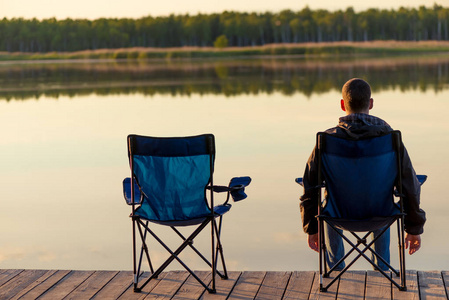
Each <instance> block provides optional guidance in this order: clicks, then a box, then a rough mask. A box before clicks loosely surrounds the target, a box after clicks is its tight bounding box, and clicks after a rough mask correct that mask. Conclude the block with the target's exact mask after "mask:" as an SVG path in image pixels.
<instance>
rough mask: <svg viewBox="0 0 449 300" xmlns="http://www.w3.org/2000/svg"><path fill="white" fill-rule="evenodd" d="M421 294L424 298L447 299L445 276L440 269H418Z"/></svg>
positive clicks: (427, 299) (429, 299)
mask: <svg viewBox="0 0 449 300" xmlns="http://www.w3.org/2000/svg"><path fill="white" fill-rule="evenodd" d="M418 285H419V296H420V299H422V300H431V299H447V298H446V290H445V288H444V283H443V278H442V276H441V272H439V271H429V272H422V271H418Z"/></svg>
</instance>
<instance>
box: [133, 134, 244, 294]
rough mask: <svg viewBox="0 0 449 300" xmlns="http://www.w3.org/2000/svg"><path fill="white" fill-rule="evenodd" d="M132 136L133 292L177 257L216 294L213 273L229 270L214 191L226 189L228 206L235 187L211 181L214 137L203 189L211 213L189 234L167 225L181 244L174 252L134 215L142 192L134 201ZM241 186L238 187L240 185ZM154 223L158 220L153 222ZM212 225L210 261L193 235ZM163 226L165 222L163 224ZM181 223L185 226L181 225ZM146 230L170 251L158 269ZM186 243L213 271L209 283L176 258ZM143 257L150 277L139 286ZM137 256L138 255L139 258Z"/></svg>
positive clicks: (220, 218)
mask: <svg viewBox="0 0 449 300" xmlns="http://www.w3.org/2000/svg"><path fill="white" fill-rule="evenodd" d="M133 136H135V135H129V136H128V153H129V162H130V169H131V207H132V213H131V215H130V217H131V219H132V235H133V275H134V280H133V286H134V292H140V291H141V290H142V289H143V288H144V287H145V286H146V285H147V284H148V283H149V282H150V281H151V280H152V279H155V278H157V277H158V276H159V275H160V274H161V272H163V271H164V270H165V268H166V267H167V266H168V265H169V264H170V263H171V262H172V261H173V260H177V261H178V262H179V263H180V264H181V265H182V266H183V267H184V268H185V269H186V270H187V271H188V272H189V273H190V274H191V275H192V276H193V277H194V278H195V279H196V280H197V281H198V282H199V283H200V284H201V285H202V286H203V287H204V288H205V289H206V290H207V291H208V292H209V293H216V280H215V275H216V274H217V275H219V276H220V277H221V278H222V279H227V278H228V273H227V269H226V265H225V260H224V255H223V247H222V244H221V240H220V234H221V228H222V217H223V216H222V215H217V214H216V213H214V210H213V208H214V192H223V191H227V192H228V195H227V199H226V202H225V203H224V205H229V206H230V204H227V202H228V201H229V196H230V191H231V190H235V189H236V188H234V189H232V188H228V187H223V186H214V182H213V170H214V155H215V144H214V139H213V136H212V135H211V137H210V138H209V137H207V138H208V140H207V143H208V145H207V146H208V153H209V161H210V168H209V169H210V181H209V184H208V186H207V187H206V189H209V191H210V194H209V203H208V205H209V209H210V211H211V214H210V215H209V216H207V217H205V218H204V221H202V222H200V223H199V225H198V226H197V227H196V229H195V230H194V231H193V232H192V233H191V234H190V235H189V236H188V237H185V236H184V235H183V234H182V233H181V232H180V231H179V230H178V229H177V228H176V226H177V225H173V226H169V227H170V228H171V229H172V230H173V231H174V232H175V233H176V234H177V235H178V236H179V237H180V238H181V239H182V240H183V242H182V244H181V245H180V246H179V247H178V248H177V249H176V250H174V251H172V250H171V249H170V248H169V247H168V246H167V245H166V244H165V243H164V242H163V241H162V240H161V239H160V238H159V237H158V236H157V235H156V234H155V233H154V231H153V230H151V229H150V227H149V222H152V221H149V220H146V219H144V218H141V217H139V216H137V215H136V214H135V211H136V208H137V207H138V205H139V204H140V203H141V200H142V198H143V195H141V199H139V200H138V201H136V199H135V196H136V195H138V194H139V193H140V192H139V191H136V190H135V188H136V186H137V184H136V179H135V178H134V176H133V174H134V165H133V159H132V157H133V152H132V146H131V145H132V143H133V141H132V139H133ZM214 188H217V191H214ZM239 188H241V187H239ZM217 217H218V219H219V224H218V225H217V222H216V218H217ZM152 223H156V224H157V222H152ZM209 224H210V226H211V248H212V251H211V261H209V260H208V259H207V258H206V257H204V256H203V255H202V254H201V253H200V252H199V251H198V250H197V249H196V248H195V247H194V246H193V240H194V238H195V237H196V236H198V235H199V233H200V232H201V231H202V230H203V229H204V228H205V227H207V226H208V225H209ZM162 225H164V224H162ZM165 226H166V224H165ZM181 226H184V225H181ZM185 226H191V225H185ZM137 233H138V234H139V236H140V240H141V243H142V244H141V249H140V254H139V255H137V252H138V249H137ZM147 233H150V235H151V236H152V237H153V238H154V239H155V240H156V241H158V242H159V243H160V244H161V245H162V247H163V248H164V249H165V250H167V252H169V253H170V256H169V258H168V259H167V260H166V261H165V262H164V263H162V265H161V266H160V267H159V268H158V269H157V270H154V268H153V264H152V262H151V259H150V253H149V249H148V246H147V243H146V239H147ZM187 246H189V247H190V248H191V249H192V250H193V251H194V252H195V253H197V254H198V255H199V256H200V257H201V258H202V260H203V261H205V262H206V264H207V265H208V266H209V267H211V271H212V281H211V284H210V286H209V285H208V284H206V283H205V282H203V281H202V280H201V279H200V278H199V277H198V276H197V275H196V274H195V273H194V272H193V271H192V270H191V269H190V268H189V267H188V266H187V265H186V264H185V263H184V262H183V261H182V260H181V259H180V258H179V257H178V255H179V254H180V253H181V252H182V251H183V250H184V249H185V248H187ZM144 255H145V256H146V259H147V261H148V264H149V268H150V271H151V276H150V277H149V278H148V279H147V280H146V281H145V282H143V283H142V284H141V285H140V286H139V279H140V276H142V274H143V273H142V272H141V267H142V260H143V256H144ZM218 256H220V258H221V264H222V267H223V274H222V273H221V272H219V271H217V263H218ZM138 257H139V258H138Z"/></svg>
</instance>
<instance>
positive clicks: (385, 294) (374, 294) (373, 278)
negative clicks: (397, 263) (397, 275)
mask: <svg viewBox="0 0 449 300" xmlns="http://www.w3.org/2000/svg"><path fill="white" fill-rule="evenodd" d="M388 273H390V272H388ZM390 276H391V274H390ZM391 287H392V283H391V282H390V281H389V280H388V279H387V278H385V276H383V275H382V274H381V273H379V272H376V271H368V272H367V274H366V294H365V299H366V300H368V299H391ZM395 288H396V287H395Z"/></svg>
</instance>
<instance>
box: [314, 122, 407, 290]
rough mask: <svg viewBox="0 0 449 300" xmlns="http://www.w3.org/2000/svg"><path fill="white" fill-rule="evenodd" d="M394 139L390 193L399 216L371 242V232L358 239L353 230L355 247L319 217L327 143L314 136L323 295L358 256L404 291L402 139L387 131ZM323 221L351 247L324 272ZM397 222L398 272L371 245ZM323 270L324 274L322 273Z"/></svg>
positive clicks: (325, 267) (323, 134)
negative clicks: (394, 174) (394, 172)
mask: <svg viewBox="0 0 449 300" xmlns="http://www.w3.org/2000/svg"><path fill="white" fill-rule="evenodd" d="M390 133H391V134H392V137H393V145H394V150H395V152H396V165H397V166H396V167H397V172H398V174H397V178H396V184H395V185H396V190H395V191H392V193H394V195H395V196H397V197H399V201H398V203H399V208H400V213H399V214H398V215H396V216H395V217H394V219H392V220H391V222H390V223H389V224H388V225H387V226H386V227H385V228H384V230H383V231H382V232H381V234H379V235H378V236H377V237H376V238H374V239H373V240H372V241H371V242H370V243H367V237H368V236H369V235H370V234H371V233H372V231H369V232H367V233H366V234H365V235H363V236H361V235H359V234H356V233H355V232H353V231H348V230H345V231H348V232H350V233H351V234H352V235H353V236H354V237H355V238H356V240H357V243H356V244H354V243H353V242H352V241H351V240H349V239H348V238H347V237H346V236H345V235H344V234H341V233H340V232H339V231H338V230H337V229H336V227H335V226H334V225H333V224H332V222H331V221H330V220H331V219H332V218H329V217H327V216H325V215H322V209H323V208H324V207H323V201H322V199H323V198H322V197H323V188H326V184H325V181H324V175H323V174H322V172H323V166H322V154H323V151H322V149H323V147H324V145H325V142H326V137H325V136H326V133H323V132H319V133H317V137H316V145H317V147H318V183H319V186H318V187H317V189H318V191H317V193H318V201H319V203H318V215H317V219H318V245H319V269H320V290H321V291H323V292H326V291H327V290H328V289H329V287H330V286H331V285H332V284H334V283H335V282H336V281H337V280H338V279H339V278H340V277H341V276H342V275H343V274H344V273H345V272H346V271H347V270H348V269H349V268H350V267H351V266H352V265H353V264H354V263H355V262H356V261H357V260H358V259H359V258H360V257H363V258H365V259H366V260H367V261H368V262H369V263H370V264H371V265H373V267H374V268H376V269H377V270H378V271H379V272H380V273H381V274H382V275H383V276H385V277H386V278H387V279H388V280H389V281H390V282H391V283H392V284H393V285H394V286H396V287H397V288H398V289H399V290H400V291H405V290H407V285H406V275H405V273H406V268H405V236H404V215H405V214H404V205H403V193H402V174H401V159H400V153H401V147H402V139H401V133H400V131H397V130H395V131H392V132H390ZM324 222H326V223H327V224H328V225H330V227H331V228H332V230H335V231H336V232H337V233H338V234H339V235H340V236H341V237H342V238H343V240H344V241H346V242H347V243H348V244H349V245H350V246H351V247H352V248H351V250H350V251H348V252H347V253H346V254H345V255H344V256H343V258H341V259H340V260H339V261H338V262H337V263H336V264H335V265H334V267H332V268H331V269H330V270H327V264H326V261H325V251H326V244H325V239H324ZM395 222H396V223H397V233H398V248H399V271H398V270H396V269H394V268H393V267H392V266H391V265H390V264H388V263H387V262H386V261H385V260H384V259H383V258H382V257H380V256H379V254H378V253H376V252H375V251H374V250H373V249H372V248H371V246H372V245H373V244H374V242H375V241H376V240H377V239H378V238H379V237H380V236H382V234H384V233H385V231H386V230H387V229H388V228H390V227H391V225H393V224H394V223H395ZM359 246H364V248H363V250H360V249H359ZM368 250H369V251H371V253H373V255H375V256H376V257H377V258H379V259H380V260H381V261H382V262H383V263H385V264H386V265H387V266H388V267H389V268H390V270H391V271H392V272H393V273H394V274H395V275H396V276H399V277H400V283H397V282H396V281H395V280H394V279H393V278H391V276H390V275H389V274H387V273H386V272H385V271H383V270H381V269H380V268H378V267H377V266H376V264H375V262H374V261H372V259H370V258H369V257H368V256H367V255H366V254H365V252H366V251H368ZM354 251H357V252H358V255H357V256H356V257H355V258H354V259H353V260H352V261H351V262H350V263H349V264H348V265H346V267H345V268H344V269H343V270H342V271H341V272H340V273H339V274H337V275H336V276H335V277H334V278H333V279H332V280H331V281H330V282H329V283H328V284H327V285H324V283H323V278H328V277H329V276H330V274H331V273H332V272H333V271H334V270H335V268H336V267H337V266H338V265H339V264H340V263H341V262H342V261H344V260H346V259H347V258H348V257H349V255H351V253H352V252H354ZM323 269H324V271H323Z"/></svg>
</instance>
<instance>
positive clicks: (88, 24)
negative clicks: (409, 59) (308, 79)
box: [0, 4, 449, 52]
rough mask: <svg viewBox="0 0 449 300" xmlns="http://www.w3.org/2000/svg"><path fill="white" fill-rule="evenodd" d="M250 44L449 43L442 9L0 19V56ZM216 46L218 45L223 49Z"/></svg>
mask: <svg viewBox="0 0 449 300" xmlns="http://www.w3.org/2000/svg"><path fill="white" fill-rule="evenodd" d="M220 37H221V40H220V41H221V42H222V46H240V47H242V46H256V45H265V44H272V43H303V42H336V41H372V40H400V41H425V40H449V8H445V7H442V6H440V5H437V4H434V6H433V7H425V6H421V7H419V8H404V7H401V8H399V9H397V10H384V9H382V10H381V9H375V8H372V9H368V10H365V11H361V12H355V11H354V9H353V8H351V7H349V8H347V9H346V10H338V11H328V10H322V9H319V10H311V9H309V8H308V7H305V8H304V9H302V10H300V11H292V10H283V11H281V12H279V13H271V12H265V13H243V12H232V11H225V12H223V13H214V14H197V15H188V14H186V15H170V16H165V17H152V16H147V17H143V18H139V19H128V18H123V19H106V18H102V19H96V20H87V19H65V20H57V19H55V18H51V19H44V20H37V19H31V20H30V19H22V18H13V19H7V18H4V19H2V20H0V51H7V52H52V51H58V52H59V51H80V50H95V49H104V48H112V49H114V48H128V47H182V46H200V47H203V46H213V45H214V42H216V41H217V38H220ZM223 42H224V44H223Z"/></svg>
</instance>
